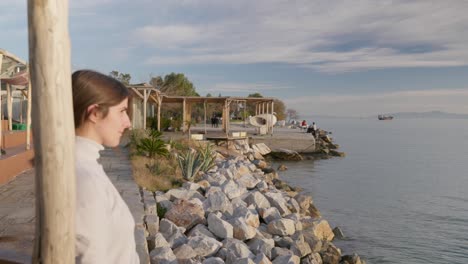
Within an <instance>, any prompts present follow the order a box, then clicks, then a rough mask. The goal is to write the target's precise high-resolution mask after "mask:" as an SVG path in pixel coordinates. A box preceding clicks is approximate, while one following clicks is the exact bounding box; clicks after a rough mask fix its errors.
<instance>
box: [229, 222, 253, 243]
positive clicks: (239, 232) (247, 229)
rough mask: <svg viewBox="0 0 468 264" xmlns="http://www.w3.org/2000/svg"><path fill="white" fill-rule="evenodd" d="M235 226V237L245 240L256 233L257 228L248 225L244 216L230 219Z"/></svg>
mask: <svg viewBox="0 0 468 264" xmlns="http://www.w3.org/2000/svg"><path fill="white" fill-rule="evenodd" d="M229 223H231V225H232V226H233V228H234V238H236V239H239V240H241V241H245V240H248V239H251V238H253V237H254V236H255V235H256V233H257V232H256V229H255V228H254V227H253V226H251V225H248V224H247V222H246V221H245V219H244V218H243V217H237V218H233V219H231V220H229Z"/></svg>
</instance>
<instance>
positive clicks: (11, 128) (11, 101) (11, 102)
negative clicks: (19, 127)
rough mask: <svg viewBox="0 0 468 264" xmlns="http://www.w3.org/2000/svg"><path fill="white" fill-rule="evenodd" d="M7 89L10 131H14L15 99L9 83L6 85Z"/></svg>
mask: <svg viewBox="0 0 468 264" xmlns="http://www.w3.org/2000/svg"><path fill="white" fill-rule="evenodd" d="M6 89H7V111H8V130H9V131H12V130H13V115H12V114H11V112H12V111H13V100H12V99H13V98H12V96H11V85H10V84H9V83H7V84H6Z"/></svg>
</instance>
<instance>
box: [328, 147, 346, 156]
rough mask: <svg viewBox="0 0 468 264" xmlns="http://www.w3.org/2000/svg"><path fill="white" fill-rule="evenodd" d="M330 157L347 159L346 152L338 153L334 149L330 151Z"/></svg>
mask: <svg viewBox="0 0 468 264" xmlns="http://www.w3.org/2000/svg"><path fill="white" fill-rule="evenodd" d="M330 155H332V156H334V157H345V156H346V154H345V153H344V152H340V151H336V150H334V149H330Z"/></svg>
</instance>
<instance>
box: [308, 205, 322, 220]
mask: <svg viewBox="0 0 468 264" xmlns="http://www.w3.org/2000/svg"><path fill="white" fill-rule="evenodd" d="M308 215H309V216H310V217H312V218H320V216H321V214H320V212H319V210H318V209H317V207H315V205H314V204H310V206H309V211H308Z"/></svg>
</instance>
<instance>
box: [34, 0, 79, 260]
mask: <svg viewBox="0 0 468 264" xmlns="http://www.w3.org/2000/svg"><path fill="white" fill-rule="evenodd" d="M28 30H29V62H30V63H29V69H30V73H31V80H30V81H31V85H32V86H33V87H34V89H33V90H32V96H31V97H32V107H33V111H32V113H33V116H32V117H33V118H32V121H33V127H34V135H33V136H34V144H35V172H36V177H35V182H36V237H35V246H34V253H33V258H32V263H34V264H39V263H41V264H52V263H75V239H76V237H75V199H76V181H75V157H74V156H75V155H74V152H75V148H74V146H75V144H74V142H75V129H74V124H73V108H72V105H73V101H72V89H71V63H70V38H69V35H68V0H41V1H37V0H28Z"/></svg>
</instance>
